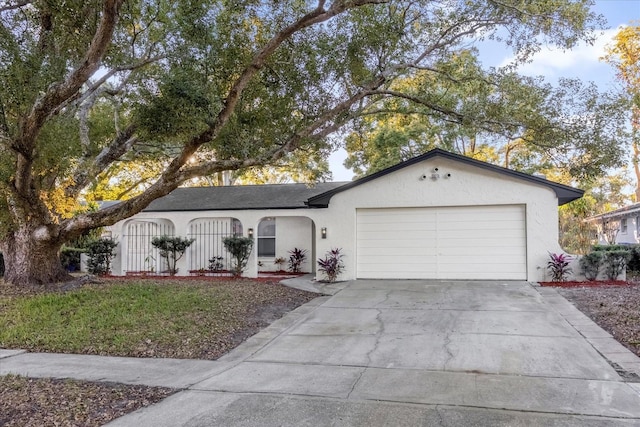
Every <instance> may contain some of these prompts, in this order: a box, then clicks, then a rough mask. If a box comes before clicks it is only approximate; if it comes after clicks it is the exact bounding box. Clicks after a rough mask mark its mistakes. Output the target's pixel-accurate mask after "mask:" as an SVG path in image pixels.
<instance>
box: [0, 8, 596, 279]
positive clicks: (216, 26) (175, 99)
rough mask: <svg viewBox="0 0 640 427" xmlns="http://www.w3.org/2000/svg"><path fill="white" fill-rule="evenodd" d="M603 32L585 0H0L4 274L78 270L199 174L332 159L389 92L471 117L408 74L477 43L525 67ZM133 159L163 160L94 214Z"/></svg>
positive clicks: (431, 69)
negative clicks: (80, 256)
mask: <svg viewBox="0 0 640 427" xmlns="http://www.w3.org/2000/svg"><path fill="white" fill-rule="evenodd" d="M597 25H600V22H598V18H597V17H595V16H594V15H593V14H592V13H591V12H590V11H589V1H587V0H551V1H544V2H537V1H536V2H528V1H522V0H464V1H463V0H333V1H331V0H315V1H311V0H278V1H272V0H179V1H177V0H176V1H171V0H138V1H135V0H65V1H61V0H59V1H56V0H32V1H29V0H4V1H0V75H1V76H2V85H0V176H1V180H0V191H1V195H2V197H1V198H0V228H1V230H0V241H1V243H0V251H1V252H2V253H3V254H4V260H5V264H6V271H5V280H7V281H9V282H11V283H16V284H45V283H49V282H53V281H59V280H64V279H66V278H67V275H66V274H65V272H64V271H63V270H62V269H61V267H60V263H59V261H58V252H59V250H60V248H61V245H62V244H63V243H64V242H65V241H68V240H71V239H73V238H75V237H77V236H79V235H81V234H82V233H84V232H86V231H87V230H90V229H92V228H95V227H100V226H106V225H110V224H113V223H115V222H117V221H119V220H122V219H125V218H127V217H130V216H131V215H134V214H135V213H137V212H139V211H140V210H142V209H144V208H145V207H146V206H148V204H149V203H151V202H152V201H153V200H154V199H156V198H158V197H161V196H163V195H166V194H168V193H169V192H170V191H172V190H173V189H175V188H176V187H178V186H179V185H181V184H182V183H184V182H186V181H189V180H191V179H193V178H196V177H201V176H207V175H211V174H215V173H219V172H221V171H225V170H239V169H244V168H249V167H252V166H261V165H278V164H280V162H282V161H283V159H286V158H287V156H290V155H291V153H295V152H296V151H297V150H306V151H308V152H314V151H322V150H325V151H328V150H327V144H328V142H327V141H328V140H327V137H328V136H329V135H331V134H333V133H335V132H337V131H339V130H340V129H342V128H344V127H345V126H348V125H349V124H350V123H351V122H352V121H353V120H354V119H355V118H357V117H359V116H360V115H362V114H371V112H372V111H373V110H374V109H375V107H372V106H375V105H383V104H380V103H381V102H383V101H384V100H386V99H389V98H394V97H399V98H402V99H404V100H405V101H406V102H409V103H412V102H418V103H420V104H421V105H422V106H426V107H428V108H429V109H431V110H432V111H434V112H437V113H438V114H444V115H449V116H450V117H452V118H453V119H455V120H458V121H464V118H463V117H461V116H460V112H459V111H457V110H456V109H451V108H450V105H448V104H446V102H447V100H446V99H444V98H443V99H441V98H439V97H438V96H429V94H428V92H429V87H425V88H424V90H425V91H427V93H426V94H423V95H424V96H423V97H421V99H422V100H424V99H428V100H429V102H428V103H425V102H419V101H420V99H418V98H416V97H413V96H406V97H403V94H402V93H401V92H400V91H398V90H397V88H396V87H394V82H395V81H396V80H397V79H398V78H400V77H402V78H406V77H408V76H411V75H412V74H415V73H418V72H420V73H424V72H428V73H432V74H433V75H444V76H446V75H447V73H449V71H450V70H448V69H447V64H449V63H450V62H451V60H452V58H454V57H456V56H457V55H458V54H459V53H460V52H461V51H463V50H466V49H468V47H469V45H470V44H473V43H474V41H475V40H479V39H484V40H489V39H491V40H493V41H494V42H496V43H501V45H502V46H505V47H506V48H508V49H511V50H512V51H513V52H515V55H516V57H517V58H518V60H526V59H527V58H529V57H530V55H531V54H532V53H534V52H535V51H536V50H538V49H539V47H540V46H541V45H543V44H551V45H559V46H562V47H564V48H571V47H572V46H573V45H574V44H575V43H576V42H577V41H579V40H581V39H589V37H591V30H592V29H593V28H594V27H595V26H597ZM452 83H455V84H463V83H464V82H463V81H460V82H455V81H452ZM443 103H444V105H443ZM132 160H135V161H138V162H140V161H145V160H153V161H161V162H163V164H164V165H165V166H164V167H163V168H162V169H161V170H159V171H158V173H157V175H156V176H155V177H153V179H150V180H147V182H148V184H147V185H146V186H145V190H144V191H143V192H141V193H140V194H138V195H136V196H135V197H132V198H129V199H128V200H126V201H123V202H122V203H120V204H118V205H116V206H112V207H109V208H107V209H103V210H100V211H86V212H82V211H81V208H80V205H79V204H78V203H79V201H81V200H83V198H84V197H85V192H86V191H87V189H88V188H90V187H91V186H92V185H95V181H96V180H97V179H100V178H101V177H102V176H103V175H104V174H106V173H108V172H109V171H113V167H114V165H125V169H126V163H127V162H128V161H132Z"/></svg>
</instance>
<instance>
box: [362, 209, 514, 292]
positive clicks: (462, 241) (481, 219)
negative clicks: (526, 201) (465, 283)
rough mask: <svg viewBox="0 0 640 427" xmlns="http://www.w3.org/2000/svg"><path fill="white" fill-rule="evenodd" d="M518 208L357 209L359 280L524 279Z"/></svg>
mask: <svg viewBox="0 0 640 427" xmlns="http://www.w3.org/2000/svg"><path fill="white" fill-rule="evenodd" d="M525 229H526V227H525V211H524V206H522V205H507V206H504V205H500V206H469V207H437V208H397V209H358V211H357V239H358V243H357V269H358V271H357V276H358V277H359V278H362V279H477V280H481V279H502V280H526V278H527V273H526V271H527V254H526V232H525Z"/></svg>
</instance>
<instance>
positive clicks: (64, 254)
mask: <svg viewBox="0 0 640 427" xmlns="http://www.w3.org/2000/svg"><path fill="white" fill-rule="evenodd" d="M84 252H85V249H82V248H71V247H67V246H63V247H62V250H61V251H60V263H61V264H62V268H64V269H65V270H67V271H80V255H82V253H84Z"/></svg>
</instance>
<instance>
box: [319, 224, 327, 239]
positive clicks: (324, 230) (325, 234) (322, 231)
mask: <svg viewBox="0 0 640 427" xmlns="http://www.w3.org/2000/svg"><path fill="white" fill-rule="evenodd" d="M320 235H321V236H322V238H323V239H326V238H327V227H322V228H321V229H320Z"/></svg>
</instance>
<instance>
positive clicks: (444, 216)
mask: <svg viewBox="0 0 640 427" xmlns="http://www.w3.org/2000/svg"><path fill="white" fill-rule="evenodd" d="M582 194H583V191H582V190H579V189H576V188H573V187H569V186H566V185H562V184H558V183H554V182H551V181H548V180H546V179H544V178H541V177H537V176H532V175H528V174H524V173H520V172H515V171H512V170H509V169H505V168H502V167H499V166H494V165H491V164H488V163H484V162H481V161H478V160H474V159H471V158H468V157H464V156H460V155H457V154H452V153H449V152H446V151H443V150H440V149H435V150H432V151H429V152H428V153H426V154H423V155H421V156H419V157H416V158H413V159H411V160H408V161H406V162H403V163H400V164H398V165H396V166H393V167H390V168H388V169H385V170H383V171H380V172H377V173H375V174H372V175H369V176H367V177H364V178H361V179H359V180H357V181H353V182H349V183H320V184H316V185H315V186H314V187H307V186H306V185H304V184H281V185H262V186H229V187H204V188H203V187H200V188H179V189H176V190H175V191H173V192H172V193H171V194H169V195H167V196H165V197H163V198H161V199H158V200H156V201H154V202H153V203H151V204H150V205H149V207H148V208H147V209H145V210H144V211H143V212H141V213H139V214H137V215H135V216H133V217H132V218H129V219H127V220H125V221H121V222H119V223H117V224H115V225H113V226H112V227H110V232H111V234H112V236H113V237H114V238H116V239H118V241H119V245H118V247H117V250H118V255H117V257H116V259H115V261H114V264H113V273H114V274H116V275H120V274H139V272H141V271H156V272H157V271H161V270H162V269H163V267H162V264H161V262H160V260H159V259H158V256H157V253H156V252H154V250H153V248H152V246H151V244H150V241H151V238H152V237H153V236H158V235H163V234H169V235H178V236H184V237H190V238H194V239H195V242H194V244H193V245H192V246H191V247H190V248H189V249H188V250H187V253H186V254H185V256H184V258H183V259H181V260H180V262H179V264H178V267H179V273H178V274H179V275H187V274H190V273H189V272H192V274H193V272H195V271H197V270H200V269H202V270H205V269H207V268H208V267H209V260H210V259H212V258H216V257H221V258H222V260H221V263H222V264H224V265H225V266H226V265H227V263H228V259H227V254H226V252H225V251H224V248H223V246H222V238H224V237H225V236H229V235H233V234H238V235H244V236H248V235H250V236H253V237H254V238H255V239H256V240H257V242H256V245H255V247H254V250H253V252H252V255H251V258H250V260H249V264H248V268H247V270H246V273H245V275H246V276H249V277H255V276H257V275H258V272H259V271H263V270H276V269H277V266H276V265H274V263H273V261H274V259H275V258H276V257H285V258H288V251H290V250H292V249H293V248H299V249H306V250H307V251H308V254H309V259H308V261H307V262H306V264H305V265H303V271H308V272H315V271H316V260H317V259H318V258H319V257H323V256H324V254H325V253H326V252H327V251H328V250H330V249H332V248H340V249H341V250H342V253H343V254H344V255H345V258H344V262H345V270H344V274H343V275H342V276H341V277H340V279H342V280H347V279H354V278H359V279H383V278H407V279H420V278H428V279H502V280H531V281H537V280H544V274H545V270H546V264H547V261H548V257H549V252H560V251H561V249H560V246H559V244H558V209H557V207H558V205H562V204H565V203H568V202H570V201H572V200H575V199H578V198H580V197H581V196H582ZM320 277H321V276H319V278H320Z"/></svg>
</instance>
